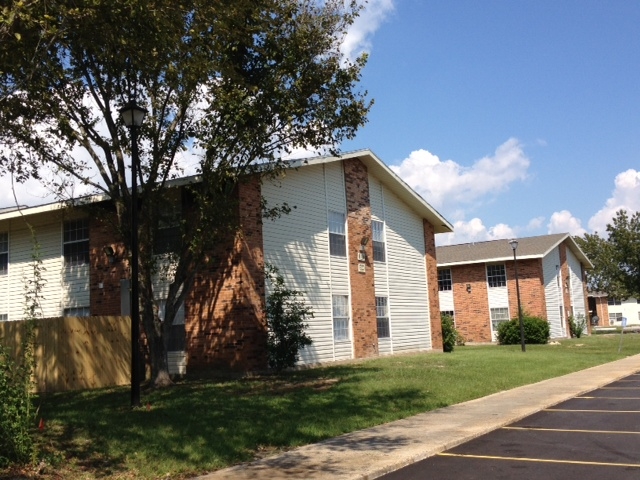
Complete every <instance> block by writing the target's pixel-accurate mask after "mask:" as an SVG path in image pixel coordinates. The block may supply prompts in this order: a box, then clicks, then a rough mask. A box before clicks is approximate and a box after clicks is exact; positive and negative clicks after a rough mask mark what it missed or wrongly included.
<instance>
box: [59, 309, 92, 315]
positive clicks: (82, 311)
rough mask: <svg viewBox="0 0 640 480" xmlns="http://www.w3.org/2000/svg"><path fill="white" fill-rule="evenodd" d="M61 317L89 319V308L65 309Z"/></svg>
mask: <svg viewBox="0 0 640 480" xmlns="http://www.w3.org/2000/svg"><path fill="white" fill-rule="evenodd" d="M62 316H63V317H90V316H91V307H66V308H65V309H64V310H63V311H62Z"/></svg>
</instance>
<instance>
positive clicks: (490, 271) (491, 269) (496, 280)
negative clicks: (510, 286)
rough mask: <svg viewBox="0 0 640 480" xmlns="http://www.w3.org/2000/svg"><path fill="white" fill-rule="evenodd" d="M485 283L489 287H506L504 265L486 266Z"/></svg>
mask: <svg viewBox="0 0 640 480" xmlns="http://www.w3.org/2000/svg"><path fill="white" fill-rule="evenodd" d="M487 282H488V283H489V286H490V287H506V286H507V273H506V271H505V269H504V265H487Z"/></svg>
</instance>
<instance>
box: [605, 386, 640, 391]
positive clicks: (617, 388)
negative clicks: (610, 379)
mask: <svg viewBox="0 0 640 480" xmlns="http://www.w3.org/2000/svg"><path fill="white" fill-rule="evenodd" d="M598 390H640V387H600V388H599V389H598Z"/></svg>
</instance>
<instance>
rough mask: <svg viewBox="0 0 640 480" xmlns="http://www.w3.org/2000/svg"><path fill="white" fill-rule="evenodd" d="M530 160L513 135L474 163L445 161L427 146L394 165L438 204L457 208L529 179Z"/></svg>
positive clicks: (439, 206)
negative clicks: (469, 164) (464, 163)
mask: <svg viewBox="0 0 640 480" xmlns="http://www.w3.org/2000/svg"><path fill="white" fill-rule="evenodd" d="M530 164H531V162H530V160H529V158H527V156H526V155H525V154H524V151H523V149H522V145H521V144H520V142H519V141H518V140H517V139H515V138H510V139H509V140H507V141H506V142H505V143H503V144H502V145H500V146H499V147H498V148H497V149H496V151H495V154H494V155H493V156H487V157H484V158H481V159H480V160H477V161H476V162H475V163H474V164H473V165H472V166H471V167H464V166H462V165H460V164H459V163H456V162H454V161H453V160H445V161H441V160H440V159H439V158H438V157H437V156H436V155H434V154H432V153H430V152H428V151H427V150H416V151H413V152H411V154H410V155H409V157H408V158H406V159H405V160H403V161H402V162H401V163H400V165H399V166H392V167H391V169H392V170H393V171H395V172H396V173H397V174H398V175H400V177H402V178H403V179H404V181H405V182H407V183H408V184H409V185H410V186H411V187H412V188H413V189H414V190H416V191H417V192H418V193H420V194H421V195H422V196H423V197H424V198H425V199H427V201H428V202H429V203H431V204H432V205H433V206H434V207H436V208H442V207H443V206H446V210H453V209H454V208H455V207H456V206H457V205H461V204H472V203H477V202H478V200H479V199H480V198H482V197H485V196H495V195H496V194H497V193H499V192H502V191H504V190H506V189H508V188H509V185H510V184H511V183H513V182H516V181H523V180H525V179H526V178H527V170H528V169H529V165H530Z"/></svg>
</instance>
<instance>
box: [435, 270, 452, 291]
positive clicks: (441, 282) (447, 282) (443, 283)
mask: <svg viewBox="0 0 640 480" xmlns="http://www.w3.org/2000/svg"><path fill="white" fill-rule="evenodd" d="M445 272H446V275H445ZM444 277H448V278H444ZM447 286H448V287H449V288H445V287H447ZM451 290H453V279H452V277H451V269H450V268H441V269H440V270H438V291H439V292H449V291H451Z"/></svg>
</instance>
